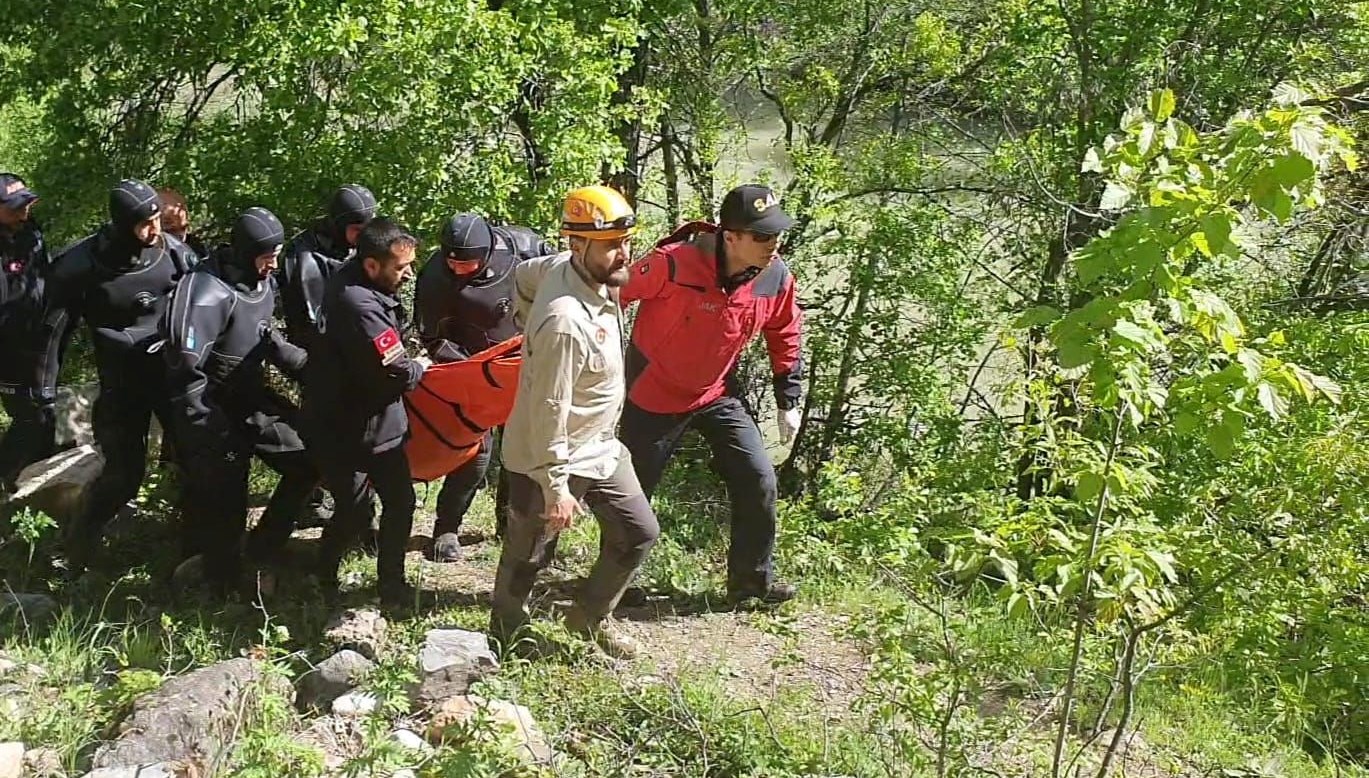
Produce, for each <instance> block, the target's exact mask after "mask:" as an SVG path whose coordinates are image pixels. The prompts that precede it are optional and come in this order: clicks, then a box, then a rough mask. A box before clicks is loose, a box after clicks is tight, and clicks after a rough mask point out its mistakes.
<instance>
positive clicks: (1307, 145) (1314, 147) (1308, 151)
mask: <svg viewBox="0 0 1369 778" xmlns="http://www.w3.org/2000/svg"><path fill="white" fill-rule="evenodd" d="M1288 135H1289V139H1290V140H1291V141H1292V143H1293V148H1294V149H1296V150H1297V152H1298V153H1299V154H1301V155H1303V156H1304V157H1306V158H1307V160H1308V161H1309V162H1313V163H1315V162H1317V161H1319V160H1320V159H1321V156H1322V151H1321V148H1322V134H1321V130H1320V129H1318V128H1317V127H1315V126H1313V125H1310V124H1307V123H1306V122H1299V123H1297V124H1295V125H1293V129H1292V130H1290V131H1289V133H1288Z"/></svg>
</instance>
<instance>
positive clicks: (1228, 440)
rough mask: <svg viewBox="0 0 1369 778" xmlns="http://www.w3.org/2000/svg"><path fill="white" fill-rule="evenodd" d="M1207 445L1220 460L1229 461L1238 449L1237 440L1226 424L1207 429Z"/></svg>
mask: <svg viewBox="0 0 1369 778" xmlns="http://www.w3.org/2000/svg"><path fill="white" fill-rule="evenodd" d="M1207 445H1208V446H1209V447H1210V448H1211V449H1212V453H1213V454H1216V455H1217V458H1218V459H1229V458H1230V457H1231V452H1232V450H1233V449H1235V448H1236V438H1235V436H1234V435H1233V434H1232V432H1231V430H1230V429H1229V428H1228V427H1227V426H1226V425H1225V424H1214V425H1212V426H1211V427H1208V428H1207Z"/></svg>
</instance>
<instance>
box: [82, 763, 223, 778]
mask: <svg viewBox="0 0 1369 778" xmlns="http://www.w3.org/2000/svg"><path fill="white" fill-rule="evenodd" d="M196 775H198V773H197V772H196V771H194V770H192V769H191V768H189V767H187V766H185V765H183V764H181V763H179V762H157V763H155V764H140V765H132V766H125V767H101V768H98V769H95V770H92V771H90V772H88V773H86V774H85V775H83V776H81V778H193V777H194V776H196Z"/></svg>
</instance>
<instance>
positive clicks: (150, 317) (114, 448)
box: [40, 179, 195, 569]
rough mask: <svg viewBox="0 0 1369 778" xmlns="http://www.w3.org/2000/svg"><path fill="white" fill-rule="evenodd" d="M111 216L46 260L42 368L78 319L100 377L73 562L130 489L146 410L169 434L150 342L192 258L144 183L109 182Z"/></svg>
mask: <svg viewBox="0 0 1369 778" xmlns="http://www.w3.org/2000/svg"><path fill="white" fill-rule="evenodd" d="M109 216H110V221H109V223H107V224H105V225H104V226H103V227H101V228H100V230H99V231H98V232H96V233H95V234H93V235H90V236H89V237H86V238H84V239H82V240H81V241H79V242H77V243H76V244H74V245H73V246H71V247H70V248H68V249H66V250H65V251H64V252H62V255H61V256H60V257H58V259H57V261H56V262H55V263H54V264H53V268H52V273H51V275H50V277H49V279H48V281H47V286H46V290H45V291H46V298H47V299H46V305H45V314H44V320H43V323H42V325H41V328H40V335H41V343H42V345H43V349H44V359H45V364H44V368H43V369H44V370H46V371H47V374H48V375H53V376H55V375H56V374H57V368H58V365H59V364H60V360H61V352H62V349H63V348H64V346H65V344H66V343H67V341H68V340H69V337H70V335H71V332H72V330H73V329H74V328H75V326H76V325H77V323H78V322H80V321H81V320H82V319H84V320H85V323H86V326H87V327H88V328H89V331H90V339H91V343H92V345H93V347H94V352H95V367H96V371H97V374H98V375H99V380H100V394H99V396H98V397H97V398H96V400H95V413H94V420H93V421H94V427H95V442H96V445H98V446H99V448H100V452H101V453H102V454H103V455H104V460H105V465H104V469H103V470H101V472H100V475H99V477H98V478H97V479H96V480H95V483H94V484H93V485H92V486H91V488H90V493H89V496H88V497H87V499H86V505H85V507H84V509H83V510H82V512H81V513H80V514H79V516H78V517H77V519H76V521H74V522H73V523H72V525H71V527H69V528H68V530H69V531H68V533H67V541H68V549H67V550H68V555H69V562H70V564H71V566H72V568H73V569H76V568H79V567H82V566H84V565H85V564H86V563H87V562H88V561H89V558H90V556H91V554H93V552H94V551H95V549H96V548H97V547H98V545H99V543H100V539H101V537H102V535H103V531H104V526H105V524H106V523H108V521H109V520H110V519H111V518H113V516H114V514H115V512H116V511H117V510H119V508H120V506H122V505H124V503H126V502H127V501H128V500H130V499H132V498H133V497H134V495H136V494H137V492H138V487H139V485H141V484H142V481H143V475H144V474H145V472H146V469H147V460H146V456H147V433H148V424H149V422H150V421H151V418H152V414H154V413H155V414H157V418H158V419H159V420H160V421H161V424H162V430H163V433H164V434H165V435H171V434H173V432H174V425H173V424H172V418H171V415H170V413H169V410H170V403H169V396H168V394H167V390H166V382H165V375H166V371H165V367H164V364H163V361H162V357H161V355H160V354H156V353H153V352H152V351H151V350H150V349H152V347H153V346H155V344H157V342H158V341H159V339H160V336H159V334H158V328H157V325H158V322H159V320H160V319H161V317H162V313H163V311H164V309H165V307H166V302H167V296H168V295H169V294H170V292H171V290H172V289H173V288H175V286H176V283H177V282H178V281H179V280H180V279H181V277H183V276H184V275H185V274H186V273H188V272H189V271H190V270H191V269H192V268H193V267H194V265H195V255H194V253H193V252H191V250H190V249H189V248H188V247H187V246H186V245H185V244H184V243H181V242H180V241H179V240H177V239H176V238H173V237H171V236H170V235H166V234H164V233H162V225H161V203H160V201H159V200H158V198H157V193H156V192H154V191H153V190H152V187H150V186H148V185H147V184H146V183H143V182H142V181H137V180H133V179H126V180H124V181H120V182H119V183H118V184H117V185H116V186H115V187H114V188H113V189H111V190H110V193H109Z"/></svg>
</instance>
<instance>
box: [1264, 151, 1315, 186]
mask: <svg viewBox="0 0 1369 778" xmlns="http://www.w3.org/2000/svg"><path fill="white" fill-rule="evenodd" d="M1316 173H1317V169H1316V166H1314V165H1313V164H1312V160H1311V158H1309V157H1306V156H1303V155H1302V154H1284V155H1283V156H1281V157H1279V158H1278V159H1277V160H1275V161H1274V164H1272V165H1270V166H1269V170H1268V172H1267V175H1268V176H1269V179H1270V180H1271V181H1273V182H1275V183H1277V184H1278V185H1279V186H1282V187H1283V188H1285V189H1292V188H1293V187H1295V186H1300V185H1302V184H1303V183H1305V182H1306V181H1307V180H1308V179H1310V178H1312V177H1313V176H1315V175H1316Z"/></svg>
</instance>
